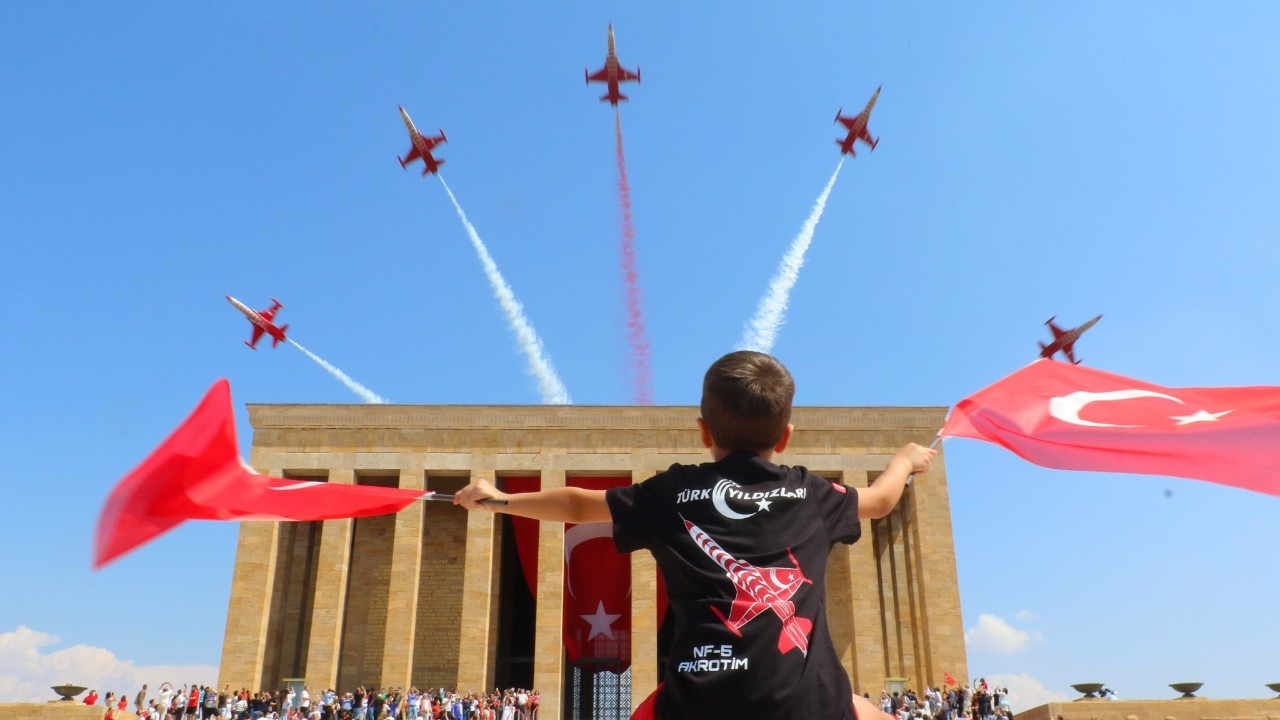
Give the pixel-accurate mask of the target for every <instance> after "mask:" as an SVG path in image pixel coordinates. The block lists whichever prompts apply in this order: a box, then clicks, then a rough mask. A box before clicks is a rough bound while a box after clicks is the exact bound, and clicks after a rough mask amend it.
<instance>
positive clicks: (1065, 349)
mask: <svg viewBox="0 0 1280 720" xmlns="http://www.w3.org/2000/svg"><path fill="white" fill-rule="evenodd" d="M1075 347H1076V344H1075V343H1071V344H1070V345H1063V346H1062V354H1063V355H1066V356H1067V360H1068V361H1069V362H1070V363H1071V364H1073V365H1079V364H1080V361H1079V360H1077V359H1076V354H1075Z"/></svg>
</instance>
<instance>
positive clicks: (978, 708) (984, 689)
mask: <svg viewBox="0 0 1280 720" xmlns="http://www.w3.org/2000/svg"><path fill="white" fill-rule="evenodd" d="M880 709H881V710H883V711H885V712H886V713H888V714H890V715H893V716H894V717H896V718H898V720H1013V710H1012V708H1010V706H1009V688H1001V687H988V686H987V681H986V679H984V678H978V679H977V680H975V681H974V683H973V686H972V687H970V686H968V685H962V686H949V687H948V688H947V689H946V690H943V689H941V688H936V687H935V688H929V689H927V690H926V691H925V693H924V695H923V696H920V695H917V694H916V691H915V690H907V691H906V692H904V693H902V694H898V693H896V692H895V693H892V694H890V693H888V692H885V693H881V695H880Z"/></svg>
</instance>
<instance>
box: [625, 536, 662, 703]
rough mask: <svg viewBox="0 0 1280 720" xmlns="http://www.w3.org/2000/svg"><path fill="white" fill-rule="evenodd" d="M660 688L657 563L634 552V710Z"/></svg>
mask: <svg viewBox="0 0 1280 720" xmlns="http://www.w3.org/2000/svg"><path fill="white" fill-rule="evenodd" d="M656 687H658V563H657V562H655V561H654V559H653V555H651V554H650V553H649V552H648V551H647V550H641V551H639V552H633V553H631V709H632V710H633V711H634V710H635V709H636V707H637V706H639V705H640V703H642V702H644V699H645V698H647V697H649V693H652V692H653V689H654V688H656Z"/></svg>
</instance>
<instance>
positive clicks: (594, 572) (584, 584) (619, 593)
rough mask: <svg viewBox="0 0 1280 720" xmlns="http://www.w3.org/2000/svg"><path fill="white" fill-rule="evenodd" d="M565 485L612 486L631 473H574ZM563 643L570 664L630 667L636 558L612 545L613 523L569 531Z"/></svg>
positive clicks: (566, 536) (569, 527)
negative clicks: (586, 662) (592, 660)
mask: <svg viewBox="0 0 1280 720" xmlns="http://www.w3.org/2000/svg"><path fill="white" fill-rule="evenodd" d="M566 484H568V485H570V486H573V487H581V488H587V489H590V490H607V489H609V488H611V487H621V486H624V485H630V484H631V478H629V477H615V478H607V477H570V478H568V479H567V482H566ZM564 647H565V657H566V658H567V659H568V661H569V662H570V663H574V662H577V661H579V660H580V659H582V658H600V659H603V658H610V659H616V662H598V663H597V667H599V668H607V669H611V670H613V671H614V672H622V671H624V670H626V669H627V668H628V667H630V666H631V556H630V555H623V554H621V553H619V552H618V550H617V549H616V548H615V547H614V545H613V523H607V522H602V523H587V524H585V525H566V526H565V529H564Z"/></svg>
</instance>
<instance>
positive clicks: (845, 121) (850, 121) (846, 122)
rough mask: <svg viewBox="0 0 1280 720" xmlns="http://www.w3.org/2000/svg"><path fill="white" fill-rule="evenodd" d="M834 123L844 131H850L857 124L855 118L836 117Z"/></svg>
mask: <svg viewBox="0 0 1280 720" xmlns="http://www.w3.org/2000/svg"><path fill="white" fill-rule="evenodd" d="M836 122H838V123H840V124H841V125H843V126H844V127H845V129H846V130H852V129H853V128H854V126H855V125H857V124H858V118H857V117H837V118H836Z"/></svg>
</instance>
